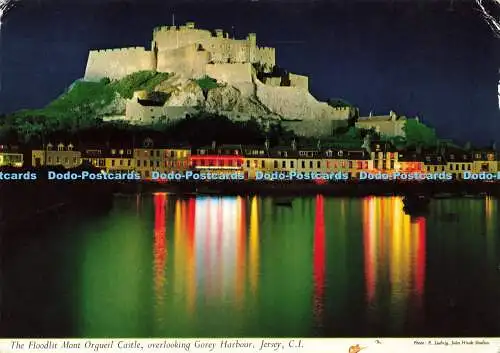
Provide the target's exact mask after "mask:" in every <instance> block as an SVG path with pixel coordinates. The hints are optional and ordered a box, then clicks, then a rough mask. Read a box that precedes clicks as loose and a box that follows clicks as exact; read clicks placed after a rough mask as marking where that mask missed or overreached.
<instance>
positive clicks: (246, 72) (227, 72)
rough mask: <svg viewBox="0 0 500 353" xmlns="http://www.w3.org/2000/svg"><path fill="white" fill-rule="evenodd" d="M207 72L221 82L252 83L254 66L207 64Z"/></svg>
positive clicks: (247, 64)
mask: <svg viewBox="0 0 500 353" xmlns="http://www.w3.org/2000/svg"><path fill="white" fill-rule="evenodd" d="M205 72H206V74H207V75H208V76H210V77H212V78H214V79H216V80H217V81H220V82H226V83H238V82H252V64H250V63H246V64H207V65H206V68H205Z"/></svg>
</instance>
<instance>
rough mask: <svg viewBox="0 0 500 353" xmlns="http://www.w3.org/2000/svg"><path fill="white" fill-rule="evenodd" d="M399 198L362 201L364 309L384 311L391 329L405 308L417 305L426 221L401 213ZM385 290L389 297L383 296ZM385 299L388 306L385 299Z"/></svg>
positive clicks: (401, 319)
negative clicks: (366, 305)
mask: <svg viewBox="0 0 500 353" xmlns="http://www.w3.org/2000/svg"><path fill="white" fill-rule="evenodd" d="M402 209H403V202H402V199H401V198H398V197H391V198H375V197H368V198H365V199H364V200H363V239H364V259H365V270H364V272H365V286H366V301H367V303H368V305H369V306H368V308H369V309H368V310H369V312H371V314H372V316H380V315H382V314H383V311H384V310H385V308H387V307H388V308H390V309H389V312H388V315H389V317H390V318H391V324H392V325H394V330H397V327H401V325H403V324H404V323H405V320H406V319H407V318H406V316H407V312H408V306H409V305H410V303H411V304H415V303H420V305H421V299H422V296H423V294H424V286H425V261H426V221H425V218H423V217H419V218H416V219H412V218H411V217H410V216H409V215H406V214H405V213H403V212H402ZM387 288H389V298H387V296H386V295H385V293H386V290H387ZM387 299H389V301H390V302H389V305H387V304H385V302H384V301H385V300H387Z"/></svg>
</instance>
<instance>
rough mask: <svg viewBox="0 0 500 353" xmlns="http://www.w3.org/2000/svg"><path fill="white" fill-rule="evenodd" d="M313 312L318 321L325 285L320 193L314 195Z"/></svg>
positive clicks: (323, 227) (322, 305)
mask: <svg viewBox="0 0 500 353" xmlns="http://www.w3.org/2000/svg"><path fill="white" fill-rule="evenodd" d="M313 251H314V253H313V258H314V270H313V271H314V273H313V277H314V314H315V316H316V319H317V320H318V321H321V320H322V318H323V310H324V285H325V207H324V198H323V196H322V195H318V196H316V212H315V221H314V250H313Z"/></svg>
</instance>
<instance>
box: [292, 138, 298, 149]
mask: <svg viewBox="0 0 500 353" xmlns="http://www.w3.org/2000/svg"><path fill="white" fill-rule="evenodd" d="M292 149H293V150H294V151H295V150H296V149H297V142H296V141H295V139H293V140H292Z"/></svg>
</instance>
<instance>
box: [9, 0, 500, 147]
mask: <svg viewBox="0 0 500 353" xmlns="http://www.w3.org/2000/svg"><path fill="white" fill-rule="evenodd" d="M449 7H450V2H449V1H418V0H414V1H396V0H394V1H364V2H355V1H353V0H343V1H340V0H339V1H335V2H332V1H330V2H321V1H308V2H304V1H302V2H300V1H289V0H287V1H286V2H278V1H268V0H258V1H252V2H248V1H245V2H243V1H237V2H234V1H233V2H221V1H218V2H215V1H183V2H172V1H166V0H163V1H155V0H141V1H139V0H135V1H134V0H130V1H119V0H115V1H104V0H101V1H96V0H92V1H89V0H85V1H84V0H80V1H70V0H64V1H62V0H60V1H45V0H24V1H23V0H21V1H19V2H18V3H17V4H16V6H15V7H14V8H13V9H12V10H11V11H10V12H9V13H8V15H7V16H6V18H5V19H4V27H3V32H2V46H1V49H0V50H1V51H0V55H1V73H2V91H1V92H0V113H8V112H12V111H14V110H17V109H21V108H39V107H43V106H44V105H46V104H47V103H49V102H50V101H51V100H52V99H54V98H55V97H57V96H58V95H59V94H60V93H61V92H63V90H64V89H65V88H66V87H67V86H68V85H69V84H71V83H72V82H73V81H74V80H76V79H78V78H81V77H82V76H83V74H84V71H85V64H86V60H87V53H88V50H89V49H103V48H113V47H125V46H147V47H148V48H149V46H150V42H151V37H152V29H153V27H155V26H157V25H165V24H167V25H170V24H171V22H172V13H175V19H176V24H183V23H184V22H186V21H194V22H196V26H197V27H201V28H207V29H215V28H223V29H224V30H225V31H227V32H229V33H230V34H231V33H232V32H233V30H232V28H233V27H234V34H235V35H236V37H243V36H246V34H247V33H248V32H257V41H258V43H259V45H265V46H274V47H276V50H277V62H278V64H279V65H280V66H281V67H284V68H286V69H288V70H289V71H291V72H296V73H299V74H306V75H309V77H310V85H311V91H312V93H313V94H314V95H315V96H316V97H317V98H319V99H321V100H324V99H327V98H329V97H341V98H343V99H345V100H347V101H349V102H351V103H353V104H355V105H357V106H359V107H360V109H361V114H362V115H368V114H369V112H370V110H372V111H373V112H374V113H375V114H385V113H388V112H389V110H391V109H392V110H395V111H396V112H398V113H399V114H405V115H409V116H415V115H418V116H419V117H420V118H421V119H422V120H423V121H424V122H426V123H428V124H430V125H432V126H434V127H436V129H437V131H438V133H439V134H440V136H442V137H446V138H453V139H458V140H460V141H466V140H471V141H473V142H477V143H483V144H487V143H490V142H491V141H492V140H495V139H497V140H499V142H500V139H498V136H497V135H498V131H499V128H500V111H499V109H498V98H497V83H498V78H499V75H498V68H499V67H500V65H499V64H500V50H499V45H500V40H499V39H495V38H494V36H493V34H492V32H491V31H490V29H489V27H488V25H487V24H486V23H485V22H484V20H483V19H482V18H481V15H480V13H479V12H478V9H477V8H476V7H475V4H474V2H473V1H463V2H458V1H454V4H453V11H450V10H449Z"/></svg>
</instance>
